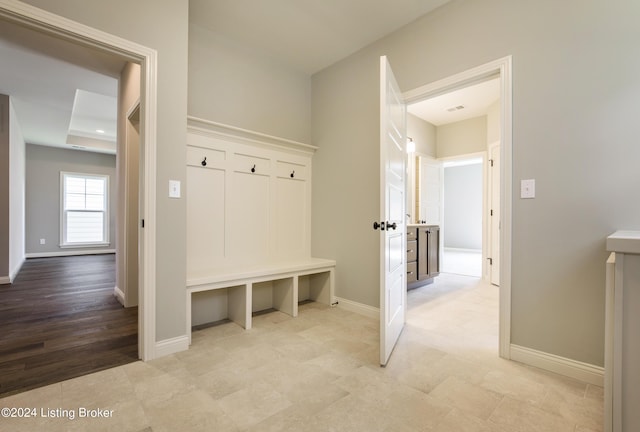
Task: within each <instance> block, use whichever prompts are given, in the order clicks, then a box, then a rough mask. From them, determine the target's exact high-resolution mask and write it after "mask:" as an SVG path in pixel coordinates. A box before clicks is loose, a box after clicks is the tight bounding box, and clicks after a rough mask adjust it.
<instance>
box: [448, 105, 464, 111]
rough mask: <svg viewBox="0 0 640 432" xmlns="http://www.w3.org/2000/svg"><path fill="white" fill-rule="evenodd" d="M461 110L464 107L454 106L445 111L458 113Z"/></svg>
mask: <svg viewBox="0 0 640 432" xmlns="http://www.w3.org/2000/svg"><path fill="white" fill-rule="evenodd" d="M463 109H464V105H458V106H454V107H451V108H449V109H447V111H449V112H455V111H460V110H463Z"/></svg>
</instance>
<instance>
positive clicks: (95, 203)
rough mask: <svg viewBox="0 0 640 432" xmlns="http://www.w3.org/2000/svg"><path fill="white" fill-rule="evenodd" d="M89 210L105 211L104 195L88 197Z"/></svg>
mask: <svg viewBox="0 0 640 432" xmlns="http://www.w3.org/2000/svg"><path fill="white" fill-rule="evenodd" d="M87 210H104V197H103V196H102V195H87Z"/></svg>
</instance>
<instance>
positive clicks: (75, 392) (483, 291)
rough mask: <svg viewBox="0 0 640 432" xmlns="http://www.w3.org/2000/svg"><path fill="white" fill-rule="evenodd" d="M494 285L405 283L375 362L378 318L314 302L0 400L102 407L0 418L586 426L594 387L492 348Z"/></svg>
mask: <svg viewBox="0 0 640 432" xmlns="http://www.w3.org/2000/svg"><path fill="white" fill-rule="evenodd" d="M497 300H498V295H497V288H496V287H493V286H490V285H487V284H483V283H479V282H478V280H477V279H474V278H467V277H460V276H453V275H441V276H440V277H438V278H437V279H436V282H435V283H434V284H433V285H428V286H427V287H425V288H419V289H416V290H412V291H410V293H409V313H408V319H407V326H406V328H405V330H404V331H403V334H402V336H401V338H400V341H399V344H398V346H397V347H396V349H395V352H394V353H393V355H392V359H391V363H390V364H389V365H388V366H387V367H386V368H380V367H379V366H378V321H377V320H376V319H371V318H367V317H363V316H361V315H357V314H354V313H351V312H347V311H344V310H343V309H339V308H329V307H326V306H323V305H319V304H316V303H308V304H305V305H302V306H301V307H300V315H299V316H298V317H297V318H291V317H288V316H286V315H284V314H282V313H280V312H273V313H269V314H265V315H261V316H257V317H255V318H254V328H253V329H252V330H249V331H245V330H243V329H242V328H240V327H239V326H238V325H236V324H234V323H227V324H222V325H219V326H216V327H211V328H207V329H204V330H200V331H196V332H194V333H193V344H192V346H191V349H190V350H189V351H186V352H182V353H177V354H174V355H170V356H167V357H164V358H160V359H157V360H153V361H150V362H148V363H142V362H135V363H130V364H128V365H124V366H120V367H117V368H113V369H109V370H106V371H102V372H98V373H96V374H92V375H87V376H84V377H80V378H75V379H72V380H69V381H65V382H62V383H58V384H54V385H50V386H47V387H44V388H40V389H36V390H32V391H29V392H25V393H22V394H18V395H15V396H11V397H8V398H5V399H2V400H1V402H2V405H3V406H15V407H22V406H36V407H49V408H57V407H62V408H66V409H75V410H78V408H79V407H86V408H102V409H110V410H113V415H112V417H111V418H100V419H95V418H94V419H91V418H83V419H78V418H76V419H75V420H70V419H68V418H55V419H52V418H48V419H46V418H41V417H40V418H34V419H14V418H11V419H3V421H4V422H5V423H6V424H7V427H9V428H10V430H13V431H30V432H32V431H45V430H46V431H47V432H51V431H66V430H118V431H132V432H139V431H144V432H150V431H153V432H159V431H175V430H184V431H211V430H220V431H260V432H268V431H279V432H280V431H301V430H305V431H318V432H320V431H322V432H326V431H329V430H331V431H389V432H391V431H393V432H417V431H421V432H445V431H446V432H454V431H471V432H483V431H496V432H514V431H518V432H538V431H539V432H542V431H544V432H550V431H553V432H565V431H566V432H599V431H601V430H602V406H603V394H602V389H601V388H599V387H594V386H591V385H587V384H583V383H580V382H576V381H573V380H570V379H566V378H563V377H560V376H557V375H554V374H550V373H547V372H544V371H541V370H537V369H533V368H530V367H527V366H523V365H521V364H518V363H514V362H510V361H507V360H502V359H500V358H498V356H497V316H498V313H497Z"/></svg>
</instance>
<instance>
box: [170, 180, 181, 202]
mask: <svg viewBox="0 0 640 432" xmlns="http://www.w3.org/2000/svg"><path fill="white" fill-rule="evenodd" d="M169 198H180V180H169Z"/></svg>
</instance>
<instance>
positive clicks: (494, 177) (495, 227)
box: [488, 142, 500, 286]
mask: <svg viewBox="0 0 640 432" xmlns="http://www.w3.org/2000/svg"><path fill="white" fill-rule="evenodd" d="M489 161H490V162H489V164H488V167H489V258H490V265H489V281H490V282H491V283H492V284H493V285H496V286H500V143H499V142H497V143H494V144H492V145H491V146H490V147H489Z"/></svg>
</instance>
